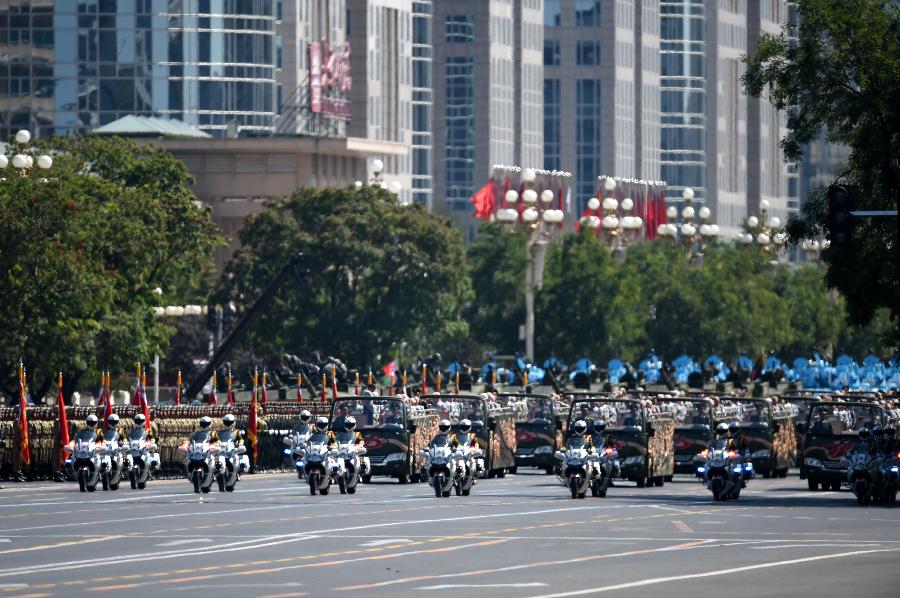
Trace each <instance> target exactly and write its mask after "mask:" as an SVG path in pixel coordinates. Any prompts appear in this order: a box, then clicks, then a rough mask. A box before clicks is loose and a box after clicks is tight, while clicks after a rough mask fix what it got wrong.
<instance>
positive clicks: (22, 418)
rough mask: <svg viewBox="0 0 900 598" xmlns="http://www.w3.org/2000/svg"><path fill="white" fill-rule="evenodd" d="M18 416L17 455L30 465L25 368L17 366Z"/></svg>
mask: <svg viewBox="0 0 900 598" xmlns="http://www.w3.org/2000/svg"><path fill="white" fill-rule="evenodd" d="M19 370H20V372H22V373H21V375H20V378H19V417H18V419H17V420H16V425H17V427H18V428H19V456H20V457H21V459H22V463H24V464H25V465H31V449H30V448H29V446H28V401H27V400H26V399H25V377H24V376H25V375H24V371H25V369H24V368H22V367H20V368H19Z"/></svg>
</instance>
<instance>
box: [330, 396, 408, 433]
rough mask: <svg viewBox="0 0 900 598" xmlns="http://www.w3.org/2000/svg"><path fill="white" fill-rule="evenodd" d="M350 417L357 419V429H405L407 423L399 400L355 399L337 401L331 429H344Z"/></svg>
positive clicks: (332, 414) (333, 411) (332, 415)
mask: <svg viewBox="0 0 900 598" xmlns="http://www.w3.org/2000/svg"><path fill="white" fill-rule="evenodd" d="M348 416H353V418H354V419H356V429H357V430H362V429H366V428H396V429H398V430H400V429H403V427H404V424H405V423H406V409H405V406H404V404H403V401H401V400H399V399H389V398H388V399H381V398H378V399H369V398H363V397H359V398H353V399H341V400H338V401H335V403H334V406H333V407H332V411H331V427H332V429H333V430H335V431H341V430H343V429H344V427H343V422H344V419H345V418H346V417H348Z"/></svg>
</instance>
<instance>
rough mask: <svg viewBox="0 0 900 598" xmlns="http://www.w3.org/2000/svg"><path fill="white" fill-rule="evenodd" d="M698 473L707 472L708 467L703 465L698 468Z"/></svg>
mask: <svg viewBox="0 0 900 598" xmlns="http://www.w3.org/2000/svg"><path fill="white" fill-rule="evenodd" d="M697 473H706V468H705V467H703V466H702V465H701V466H700V467H698V468H697Z"/></svg>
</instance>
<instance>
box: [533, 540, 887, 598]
mask: <svg viewBox="0 0 900 598" xmlns="http://www.w3.org/2000/svg"><path fill="white" fill-rule="evenodd" d="M897 551H900V548H882V549H877V550H855V551H853V552H838V553H834V554H823V555H820V556H811V557H806V558H802V559H791V560H788V561H774V562H771V563H760V564H758V565H747V566H746V567H734V568H732V569H719V570H718V571H705V572H703V573H691V574H688V575H673V576H670V577H654V578H652V579H642V580H640V581H632V582H628V583H620V584H616V585H612V586H603V587H595V588H587V589H584V590H573V591H571V592H559V593H556V594H541V595H536V596H531V597H530V598H567V597H568V596H587V595H590V594H600V593H604V592H613V591H616V590H627V589H630V588H640V587H643V586H651V585H657V584H661V583H669V582H673V581H684V580H687V579H699V578H703V577H717V576H720V575H729V574H731V573H742V572H744V571H754V570H756V569H769V568H771V567H785V566H787V565H798V564H800V563H810V562H814V561H823V560H827V559H838V558H844V557H850V556H859V555H864V554H874V553H878V552H897Z"/></svg>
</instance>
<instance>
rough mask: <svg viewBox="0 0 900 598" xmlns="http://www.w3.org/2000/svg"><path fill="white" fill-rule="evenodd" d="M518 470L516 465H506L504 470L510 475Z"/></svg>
mask: <svg viewBox="0 0 900 598" xmlns="http://www.w3.org/2000/svg"><path fill="white" fill-rule="evenodd" d="M517 471H519V468H518V467H507V468H506V472H507V473H511V474H512V475H516V472H517Z"/></svg>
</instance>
